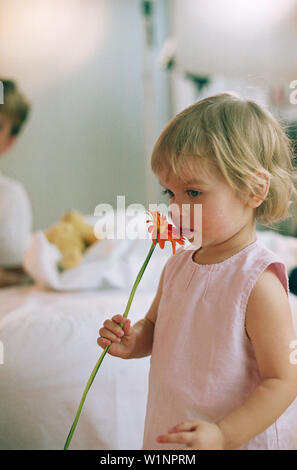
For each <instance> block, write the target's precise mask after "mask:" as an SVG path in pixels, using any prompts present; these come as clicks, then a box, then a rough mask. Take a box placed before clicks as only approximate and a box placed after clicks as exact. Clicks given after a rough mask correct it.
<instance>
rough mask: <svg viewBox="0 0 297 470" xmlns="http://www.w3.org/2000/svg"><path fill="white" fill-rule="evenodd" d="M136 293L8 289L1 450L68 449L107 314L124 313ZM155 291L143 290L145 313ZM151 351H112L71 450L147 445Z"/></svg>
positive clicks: (2, 294) (2, 310)
mask: <svg viewBox="0 0 297 470" xmlns="http://www.w3.org/2000/svg"><path fill="white" fill-rule="evenodd" d="M128 296H129V291H122V290H121V291H120V290H115V291H110V290H109V291H101V292H84V293H55V292H50V291H45V290H41V289H40V288H38V287H36V286H31V287H23V288H10V289H3V290H2V291H0V340H1V341H2V342H3V345H4V364H2V365H0V384H1V385H0V387H1V388H0V448H1V449H63V446H64V443H65V440H66V437H67V434H68V432H69V429H70V426H71V424H72V422H73V419H74V417H75V413H76V410H77V406H78V404H79V401H80V398H81V395H82V393H83V390H84V387H85V385H86V383H87V380H88V379H89V376H90V373H91V371H92V369H93V367H94V365H95V363H96V361H97V359H98V358H99V356H100V354H101V352H102V351H103V349H101V348H100V347H99V346H98V345H97V343H96V339H97V337H98V330H99V328H100V327H101V326H102V324H103V321H104V319H106V318H110V316H112V315H114V314H116V313H123V310H124V308H125V306H126V303H127V301H128ZM151 301H152V294H151V293H138V292H137V293H136V295H135V297H134V301H133V303H132V306H131V309H130V313H129V318H131V320H132V323H135V322H136V321H137V320H138V319H140V318H142V317H143V316H144V315H145V313H146V311H147V310H148V308H149V307H150V304H151ZM148 370H149V357H145V358H142V359H132V360H129V361H127V360H124V359H120V358H115V357H113V356H110V355H106V356H105V358H104V360H103V362H102V365H101V367H100V369H99V371H98V373H97V376H96V378H95V380H94V382H93V385H92V387H91V389H90V391H89V393H88V396H87V399H86V402H85V404H84V407H83V411H82V414H81V417H80V421H79V424H78V426H77V428H76V432H75V434H74V437H73V439H72V442H71V446H70V448H71V449H140V448H141V443H142V431H143V425H144V415H145V405H146V397H147V378H148Z"/></svg>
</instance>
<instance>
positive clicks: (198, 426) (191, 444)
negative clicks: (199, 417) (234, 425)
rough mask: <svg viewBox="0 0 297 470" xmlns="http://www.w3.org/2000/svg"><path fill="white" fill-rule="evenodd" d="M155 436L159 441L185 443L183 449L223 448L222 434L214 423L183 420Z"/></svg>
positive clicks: (223, 439)
mask: <svg viewBox="0 0 297 470" xmlns="http://www.w3.org/2000/svg"><path fill="white" fill-rule="evenodd" d="M168 433H169V434H162V435H160V436H158V437H157V442H159V443H162V444H163V443H165V442H169V443H175V442H178V443H180V444H185V445H186V447H184V449H193V450H196V449H197V450H224V442H225V438H224V434H223V432H222V431H221V429H220V428H219V426H218V425H217V424H216V423H208V422H206V421H184V422H182V423H180V424H177V425H176V426H174V427H173V428H171V429H169V430H168Z"/></svg>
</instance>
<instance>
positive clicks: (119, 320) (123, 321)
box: [112, 315, 131, 334]
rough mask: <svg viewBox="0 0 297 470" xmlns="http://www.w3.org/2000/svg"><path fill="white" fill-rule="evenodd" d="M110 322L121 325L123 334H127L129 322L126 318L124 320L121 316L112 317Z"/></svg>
mask: <svg viewBox="0 0 297 470" xmlns="http://www.w3.org/2000/svg"><path fill="white" fill-rule="evenodd" d="M112 320H113V321H115V322H116V323H120V324H122V325H123V327H122V329H123V330H124V333H125V334H127V333H128V332H129V329H130V324H131V322H130V320H129V319H128V318H125V317H124V316H123V315H115V316H114V317H112ZM120 328H121V327H120Z"/></svg>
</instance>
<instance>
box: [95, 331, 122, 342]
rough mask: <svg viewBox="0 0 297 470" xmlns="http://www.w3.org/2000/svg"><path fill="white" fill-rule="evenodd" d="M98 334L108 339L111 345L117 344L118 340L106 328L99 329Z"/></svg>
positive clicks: (117, 337)
mask: <svg viewBox="0 0 297 470" xmlns="http://www.w3.org/2000/svg"><path fill="white" fill-rule="evenodd" d="M99 334H100V336H101V337H102V338H105V339H109V340H110V341H112V342H113V343H119V342H120V338H119V336H117V335H116V334H115V333H113V332H112V331H111V330H110V329H108V328H100V330H99Z"/></svg>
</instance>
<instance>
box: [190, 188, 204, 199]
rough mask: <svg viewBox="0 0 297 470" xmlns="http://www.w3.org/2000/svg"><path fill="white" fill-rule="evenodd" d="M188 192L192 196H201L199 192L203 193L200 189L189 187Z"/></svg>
mask: <svg viewBox="0 0 297 470" xmlns="http://www.w3.org/2000/svg"><path fill="white" fill-rule="evenodd" d="M188 193H189V194H190V196H192V197H197V196H199V194H202V193H201V192H200V191H195V190H194V189H189V191H188Z"/></svg>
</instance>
